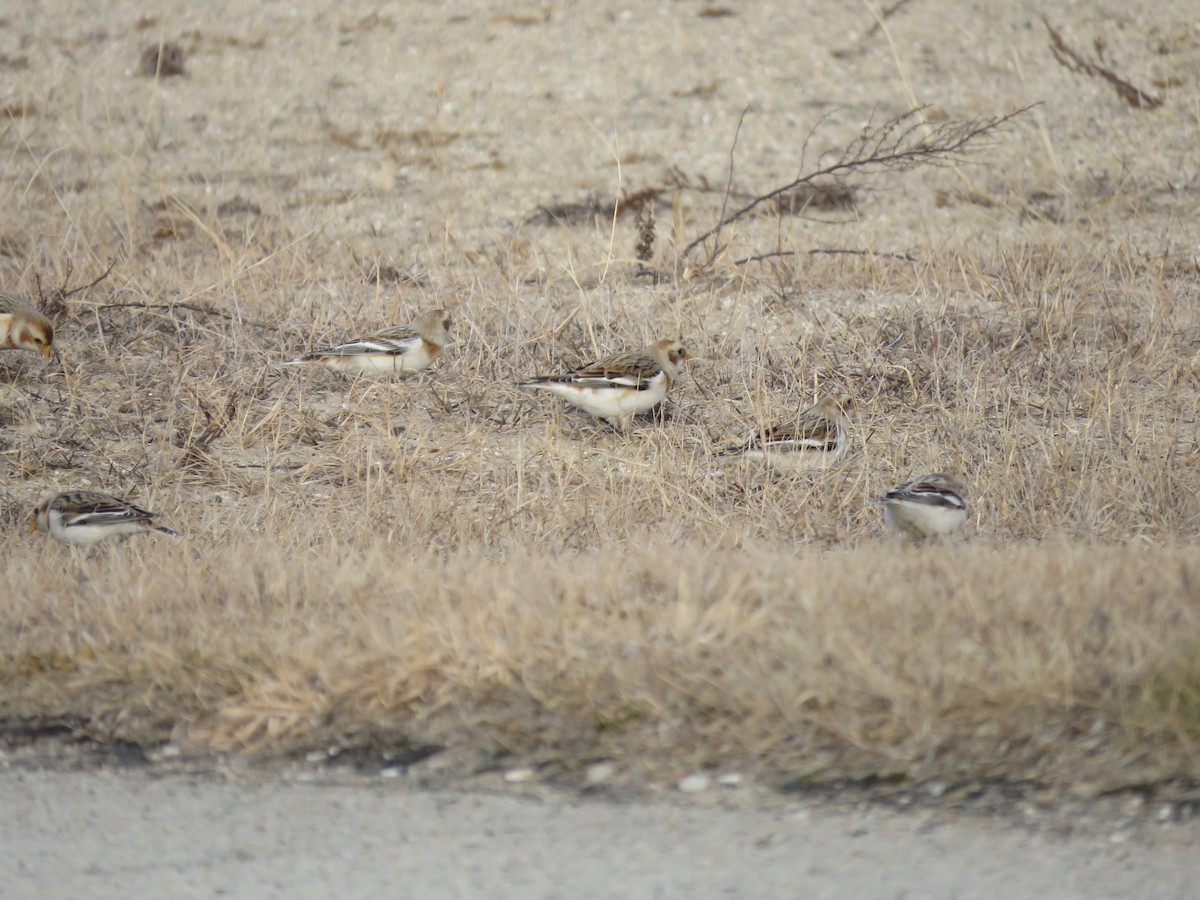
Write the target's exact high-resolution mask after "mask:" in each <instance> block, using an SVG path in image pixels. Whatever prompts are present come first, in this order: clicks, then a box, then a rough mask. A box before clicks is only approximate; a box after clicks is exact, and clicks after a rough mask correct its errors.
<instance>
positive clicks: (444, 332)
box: [284, 309, 451, 378]
mask: <svg viewBox="0 0 1200 900" xmlns="http://www.w3.org/2000/svg"><path fill="white" fill-rule="evenodd" d="M450 325H451V321H450V313H449V311H448V310H445V309H431V310H427V311H426V312H424V313H422V314H421V315H420V316H418V317H417V318H416V320H414V321H413V322H412V324H411V325H394V326H392V327H391V328H385V329H384V330H383V331H377V332H376V333H375V334H372V335H370V336H368V337H365V338H359V339H358V340H354V341H349V342H348V343H345V344H338V345H337V346H335V347H328V348H326V349H324V350H314V351H312V352H311V353H305V354H304V355H303V356H302V357H300V358H299V359H293V360H290V361H288V362H285V363H284V365H285V366H296V365H300V364H301V363H308V362H314V363H317V364H319V365H322V366H325V368H327V369H332V370H333V371H335V372H341V373H343V374H345V375H350V376H356V375H361V376H365V377H367V378H386V377H389V376H395V375H399V376H402V377H403V376H409V375H415V374H416V373H417V372H420V371H421V370H423V369H426V368H428V367H429V365H430V363H432V362H433V361H434V359H436V358H437V355H438V354H439V353H441V352H442V349H443V348H444V347H445V346H446V345H447V344H449V343H450Z"/></svg>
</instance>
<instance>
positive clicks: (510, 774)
mask: <svg viewBox="0 0 1200 900" xmlns="http://www.w3.org/2000/svg"><path fill="white" fill-rule="evenodd" d="M536 778H537V772H535V771H534V770H533V769H531V768H529V767H528V766H525V767H524V768H521V769H509V770H508V771H507V772H505V773H504V780H505V781H507V782H508V783H509V784H522V783H524V782H526V781H533V780H534V779H536Z"/></svg>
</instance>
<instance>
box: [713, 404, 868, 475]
mask: <svg viewBox="0 0 1200 900" xmlns="http://www.w3.org/2000/svg"><path fill="white" fill-rule="evenodd" d="M852 406H853V400H852V399H851V398H850V397H848V396H846V395H843V394H832V395H830V396H828V397H826V398H825V399H823V400H822V401H821V402H820V403H818V404H817V405H816V406H812V407H809V408H808V409H806V410H803V411H802V412H800V413H799V414H798V415H797V416H796V418H795V419H793V420H791V421H789V422H783V423H781V424H778V425H774V426H772V427H770V428H768V429H766V430H765V431H763V432H762V434H756V435H754V436H753V437H752V438H750V439H749V440H747V441H746V442H745V443H743V444H740V445H738V446H737V447H731V448H730V449H728V450H726V451H725V452H724V453H723V454H722V455H723V456H740V457H741V458H742V459H762V460H766V462H767V464H768V465H770V466H771V468H773V469H774V470H775V471H776V472H779V473H781V474H791V473H794V472H804V471H809V470H813V469H824V468H828V467H829V466H832V465H833V464H835V463H837V462H838V461H840V460H841V458H842V457H843V456H845V455H846V448H847V447H848V446H849V437H848V435H847V434H846V427H847V425H848V423H849V419H848V417H847V415H846V411H847V410H848V409H850V408H851V407H852Z"/></svg>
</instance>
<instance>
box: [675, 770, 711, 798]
mask: <svg viewBox="0 0 1200 900" xmlns="http://www.w3.org/2000/svg"><path fill="white" fill-rule="evenodd" d="M711 784H712V777H711V776H709V775H705V774H704V773H703V772H694V773H693V774H691V775H688V776H687V777H685V778H681V779H679V785H678V787H679V790H680V791H682V792H683V793H685V794H699V793H701V792H702V791H707V790H708V788H709V785H711Z"/></svg>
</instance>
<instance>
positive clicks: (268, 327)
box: [96, 303, 279, 331]
mask: <svg viewBox="0 0 1200 900" xmlns="http://www.w3.org/2000/svg"><path fill="white" fill-rule="evenodd" d="M106 309H146V310H155V311H162V312H173V311H174V310H177V309H186V310H189V311H191V312H194V313H203V314H204V315H206V316H218V317H219V318H222V319H226V320H228V321H230V322H235V321H236V322H240V323H241V324H243V325H247V326H249V327H251V328H261V329H263V330H264V331H278V330H279V326H278V325H272V324H270V323H269V322H255V321H252V320H246V319H243V318H242V317H240V316H234V315H231V314H229V313H227V312H221V310H219V309H205V308H204V307H203V306H195V305H193V304H191V303H104V304H101V305H98V306H97V307H96V311H97V312H103V311H104V310H106Z"/></svg>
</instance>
